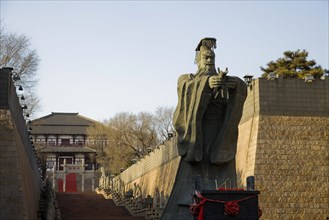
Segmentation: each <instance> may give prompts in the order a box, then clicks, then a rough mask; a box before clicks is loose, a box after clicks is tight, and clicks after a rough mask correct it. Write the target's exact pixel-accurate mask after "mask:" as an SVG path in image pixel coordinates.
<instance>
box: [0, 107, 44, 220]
mask: <svg viewBox="0 0 329 220" xmlns="http://www.w3.org/2000/svg"><path fill="white" fill-rule="evenodd" d="M0 115H1V116H0V219H13V220H14V219H27V220H33V219H36V218H37V211H38V208H39V203H38V202H39V197H40V182H38V181H37V180H40V177H38V176H36V175H40V174H39V173H35V172H34V170H33V168H32V167H31V164H30V160H29V157H28V155H27V154H26V151H25V148H24V146H23V143H22V141H21V139H20V135H19V134H18V133H17V128H16V127H15V124H14V123H12V119H11V113H10V111H9V110H3V109H2V110H0Z"/></svg>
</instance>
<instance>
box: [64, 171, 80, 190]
mask: <svg viewBox="0 0 329 220" xmlns="http://www.w3.org/2000/svg"><path fill="white" fill-rule="evenodd" d="M65 191H66V192H76V191H77V174H76V173H69V174H67V175H66V190H65Z"/></svg>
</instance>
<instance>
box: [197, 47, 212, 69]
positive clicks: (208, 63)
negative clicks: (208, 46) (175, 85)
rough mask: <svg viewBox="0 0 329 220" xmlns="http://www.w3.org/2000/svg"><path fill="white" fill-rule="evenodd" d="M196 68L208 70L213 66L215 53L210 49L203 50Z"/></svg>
mask: <svg viewBox="0 0 329 220" xmlns="http://www.w3.org/2000/svg"><path fill="white" fill-rule="evenodd" d="M198 68H199V69H202V70H210V69H213V68H215V53H214V52H213V51H211V50H203V51H201V53H200V57H199V60H198Z"/></svg>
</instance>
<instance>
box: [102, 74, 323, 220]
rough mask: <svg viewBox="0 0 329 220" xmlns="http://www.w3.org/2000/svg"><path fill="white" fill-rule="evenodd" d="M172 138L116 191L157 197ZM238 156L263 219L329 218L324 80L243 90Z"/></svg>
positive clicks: (169, 166)
mask: <svg viewBox="0 0 329 220" xmlns="http://www.w3.org/2000/svg"><path fill="white" fill-rule="evenodd" d="M174 139H175V138H173V139H172V140H171V141H170V142H168V143H166V145H164V146H161V147H160V148H159V149H156V150H155V151H154V152H152V153H151V154H150V155H149V156H146V157H145V158H144V159H142V160H141V161H139V162H138V163H137V164H134V165H133V166H131V167H129V168H128V169H126V170H125V171H123V172H122V173H121V174H120V175H118V176H116V177H115V178H114V181H112V182H111V181H109V184H112V188H114V189H115V190H116V191H118V192H122V193H123V192H127V191H128V190H129V189H133V190H134V193H135V194H141V195H143V197H145V196H147V195H148V194H149V195H151V196H157V194H160V195H161V194H162V195H163V196H162V197H163V198H164V199H163V201H164V203H165V200H166V198H167V197H168V196H169V194H170V191H171V188H172V186H173V183H174V179H175V176H176V171H177V167H178V165H179V161H180V158H179V156H178V154H177V150H176V148H175V147H174V146H175V142H174V141H175V140H174ZM237 147H238V153H237V155H236V163H237V174H238V181H239V185H240V186H242V187H245V185H246V181H245V179H246V177H247V176H255V185H256V189H257V190H260V191H261V195H260V199H259V202H260V207H261V209H262V211H263V216H262V218H261V219H268V220H276V219H277V220H279V219H280V220H281V219H289V220H290V219H305V220H306V219H326V218H327V217H329V183H328V182H329V176H328V175H329V79H328V77H327V78H325V80H320V79H318V80H315V81H313V82H312V83H305V82H304V80H302V79H286V78H282V77H280V78H278V79H276V80H273V81H272V80H267V79H265V78H260V79H256V80H254V81H253V82H252V85H251V87H249V88H248V97H247V99H246V102H245V105H244V109H243V116H242V119H241V121H240V124H239V140H238V146H237Z"/></svg>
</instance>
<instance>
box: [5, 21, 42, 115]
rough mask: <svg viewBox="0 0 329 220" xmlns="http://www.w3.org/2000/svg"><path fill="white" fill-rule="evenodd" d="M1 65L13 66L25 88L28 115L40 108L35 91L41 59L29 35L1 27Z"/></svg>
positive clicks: (19, 82) (20, 83)
mask: <svg viewBox="0 0 329 220" xmlns="http://www.w3.org/2000/svg"><path fill="white" fill-rule="evenodd" d="M0 51H1V53H0V66H1V67H12V68H13V69H14V70H13V72H14V74H15V76H16V79H18V78H20V80H19V81H18V82H16V83H17V84H19V85H21V86H22V87H23V88H24V97H25V103H26V105H27V106H28V110H27V111H26V114H27V115H31V114H33V113H34V112H36V111H37V110H38V108H39V98H38V96H37V94H36V92H35V89H36V86H37V83H38V79H37V70H38V66H39V62H40V59H39V57H38V54H37V52H36V50H34V49H32V48H31V42H30V39H29V38H28V37H26V36H25V35H23V34H21V35H19V34H16V33H8V32H6V31H5V29H4V28H3V27H0Z"/></svg>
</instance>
